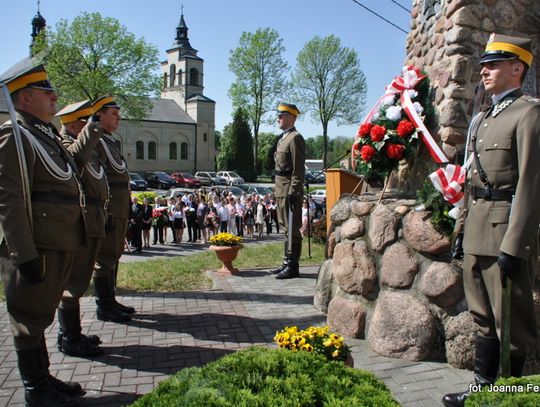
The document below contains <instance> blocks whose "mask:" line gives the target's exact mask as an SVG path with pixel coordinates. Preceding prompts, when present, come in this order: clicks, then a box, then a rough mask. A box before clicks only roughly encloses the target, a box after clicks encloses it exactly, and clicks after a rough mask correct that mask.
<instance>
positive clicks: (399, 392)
mask: <svg viewBox="0 0 540 407" xmlns="http://www.w3.org/2000/svg"><path fill="white" fill-rule="evenodd" d="M125 257H127V256H125ZM129 257H132V256H129ZM317 270H318V268H317V267H305V268H303V269H302V278H299V279H294V280H285V281H283V280H282V281H278V280H275V279H274V276H273V275H272V274H270V273H269V272H268V271H267V270H252V271H246V272H244V273H242V274H241V275H240V276H230V277H215V276H214V275H213V273H211V274H212V275H213V279H214V288H213V289H212V290H208V291H203V292H182V293H177V294H157V293H156V294H144V295H138V296H126V297H122V298H121V301H122V302H123V303H125V304H129V305H132V306H134V307H136V308H137V310H138V311H139V313H138V314H136V316H135V318H134V320H133V321H132V322H131V323H129V324H114V323H109V322H107V323H105V322H101V321H98V320H97V319H95V305H94V303H93V298H84V299H83V301H82V304H81V309H82V324H83V332H84V333H86V334H88V333H97V334H99V335H100V336H101V338H102V340H103V342H104V344H103V345H102V346H103V347H104V348H105V350H106V355H103V356H100V357H98V358H95V359H94V360H87V359H81V358H75V357H70V356H64V355H63V354H62V353H60V352H58V351H57V350H56V346H55V336H56V332H57V324H56V323H54V324H53V325H52V326H51V327H49V329H48V330H47V332H46V336H47V344H48V348H49V352H50V355H51V357H50V359H51V367H50V370H51V373H52V374H54V375H56V376H57V377H59V378H61V379H63V380H74V381H78V382H80V383H81V384H82V385H83V387H84V388H85V389H86V391H87V394H86V396H85V397H84V398H82V404H83V405H84V406H91V405H100V406H120V405H126V404H129V403H131V402H133V401H134V400H135V399H136V398H137V397H139V396H140V395H142V394H145V393H147V392H149V391H151V390H152V389H153V388H154V387H155V386H156V385H157V384H158V383H159V382H160V381H161V380H163V379H165V378H167V377H168V375H170V374H172V373H174V372H176V371H178V370H179V369H182V368H184V367H187V366H198V365H202V364H204V363H206V362H208V361H211V360H214V359H216V358H218V357H219V356H222V355H224V354H227V353H230V352H233V351H235V350H237V349H240V348H244V347H247V346H251V345H263V346H270V345H271V344H272V337H273V336H274V333H275V331H276V330H277V329H280V328H282V327H283V326H285V325H291V324H294V325H299V326H300V327H305V326H307V325H310V324H319V325H320V324H324V322H325V317H324V316H323V315H321V314H319V312H318V311H317V310H315V309H314V308H313V307H312V305H311V304H312V297H313V291H314V287H315V281H316V278H317ZM347 342H348V343H349V344H350V345H352V352H353V358H354V360H355V367H358V368H364V369H366V370H370V371H372V372H374V373H375V374H376V375H377V377H379V378H380V379H382V380H383V381H384V382H385V383H386V384H387V385H388V387H389V388H390V390H391V391H392V393H393V394H394V396H395V398H396V399H397V400H398V401H399V402H400V403H402V405H403V406H410V407H412V406H415V407H417V406H430V407H431V406H437V405H441V404H440V398H441V396H442V394H444V393H445V392H447V391H454V390H459V389H462V388H464V387H465V386H466V385H467V383H468V381H469V379H470V378H471V374H470V372H467V371H462V370H457V369H453V368H451V367H449V366H448V365H447V364H443V363H435V362H423V363H414V362H407V361H401V360H397V359H389V358H386V357H382V356H379V355H376V354H374V353H373V352H371V351H370V350H369V347H368V346H367V343H366V341H363V340H348V341H347ZM22 405H23V397H22V389H21V382H20V379H19V375H18V372H17V368H16V355H15V351H14V349H13V345H12V338H11V333H10V328H9V320H8V314H7V311H6V307H5V303H1V304H0V407H2V406H22Z"/></svg>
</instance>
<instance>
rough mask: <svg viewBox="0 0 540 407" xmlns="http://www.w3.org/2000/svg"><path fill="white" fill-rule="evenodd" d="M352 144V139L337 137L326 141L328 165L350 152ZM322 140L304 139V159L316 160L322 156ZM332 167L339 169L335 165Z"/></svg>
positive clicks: (320, 138)
mask: <svg viewBox="0 0 540 407" xmlns="http://www.w3.org/2000/svg"><path fill="white" fill-rule="evenodd" d="M353 143H354V137H344V136H337V137H334V138H331V139H329V140H328V146H327V157H328V165H330V164H332V163H334V162H335V161H336V160H337V159H338V158H340V157H341V156H343V155H344V154H345V152H346V151H347V150H350V149H351V147H352V145H353ZM323 150H324V138H323V136H320V135H319V136H316V137H308V138H306V158H312V159H318V158H320V157H322V156H323ZM334 167H339V163H336V164H335V165H334Z"/></svg>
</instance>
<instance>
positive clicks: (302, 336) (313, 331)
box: [274, 325, 349, 360]
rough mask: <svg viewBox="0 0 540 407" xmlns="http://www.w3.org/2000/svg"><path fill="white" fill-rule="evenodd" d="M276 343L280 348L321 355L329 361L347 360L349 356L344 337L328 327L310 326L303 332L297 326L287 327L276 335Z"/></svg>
mask: <svg viewBox="0 0 540 407" xmlns="http://www.w3.org/2000/svg"><path fill="white" fill-rule="evenodd" d="M274 341H275V342H276V343H277V344H278V345H279V347H280V348H286V349H290V350H292V351H293V352H297V351H299V350H303V351H307V352H315V353H320V354H322V355H324V356H326V358H327V359H328V360H345V359H347V355H348V354H349V347H348V346H347V344H346V343H345V340H344V339H343V336H341V335H337V334H335V333H331V332H330V329H329V327H328V325H325V326H323V327H316V326H310V327H309V328H306V329H304V330H302V331H299V330H298V327H296V326H291V327H285V329H283V330H281V331H278V332H277V333H276V335H275V336H274Z"/></svg>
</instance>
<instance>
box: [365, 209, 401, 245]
mask: <svg viewBox="0 0 540 407" xmlns="http://www.w3.org/2000/svg"><path fill="white" fill-rule="evenodd" d="M398 226H399V219H398V218H397V217H396V216H395V215H394V213H393V212H392V211H391V210H390V209H388V208H387V207H386V206H384V205H377V206H376V207H375V209H373V212H371V215H370V219H369V232H368V236H369V240H370V241H371V248H372V249H373V250H375V251H376V252H382V251H383V249H384V248H385V247H386V246H388V245H389V244H390V243H392V242H394V241H395V240H396V239H397V230H398Z"/></svg>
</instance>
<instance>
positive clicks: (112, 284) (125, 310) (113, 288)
mask: <svg viewBox="0 0 540 407" xmlns="http://www.w3.org/2000/svg"><path fill="white" fill-rule="evenodd" d="M117 277H118V265H117V266H116V269H115V270H114V276H113V277H111V278H110V279H109V284H110V287H111V288H110V289H111V293H112V299H113V306H114V307H115V308H116V309H117V310H119V311H120V312H123V313H124V314H135V308H133V307H130V306H127V305H124V304H120V303H119V302H118V301H116V279H117Z"/></svg>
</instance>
